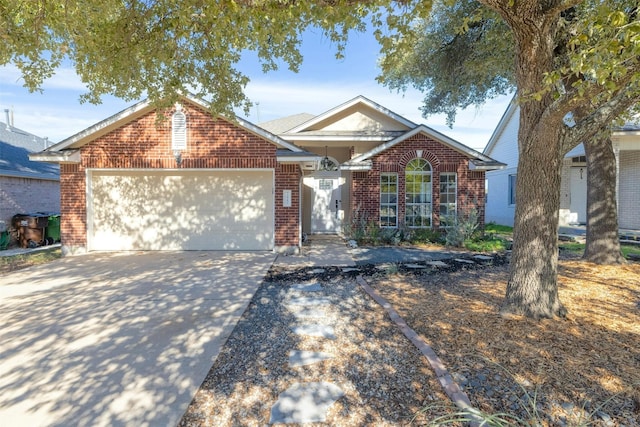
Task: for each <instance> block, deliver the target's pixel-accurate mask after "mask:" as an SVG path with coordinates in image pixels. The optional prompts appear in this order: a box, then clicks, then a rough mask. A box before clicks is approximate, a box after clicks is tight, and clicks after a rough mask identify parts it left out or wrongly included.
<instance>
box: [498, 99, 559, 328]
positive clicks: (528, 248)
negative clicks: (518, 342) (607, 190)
mask: <svg viewBox="0 0 640 427" xmlns="http://www.w3.org/2000/svg"><path fill="white" fill-rule="evenodd" d="M521 112H524V114H526V113H527V111H526V107H525V105H523V106H522V108H521ZM523 119H524V117H523V116H522V114H521V128H520V136H519V138H525V139H520V141H523V140H524V141H527V140H528V141H529V142H528V143H525V146H526V149H525V150H522V149H521V155H520V159H519V162H518V175H517V178H516V215H515V223H514V235H513V252H512V256H511V265H510V272H509V281H508V283H507V292H506V296H505V300H504V303H503V305H502V308H501V313H502V314H503V315H510V314H517V315H525V316H529V317H533V318H542V317H545V318H550V317H555V316H561V317H564V316H565V315H566V310H565V308H564V307H563V306H562V304H561V303H560V300H559V298H558V283H557V276H558V212H559V209H560V176H561V168H562V154H561V153H560V150H558V149H557V146H558V144H557V143H555V144H554V143H553V141H554V140H555V141H558V139H559V138H558V135H557V134H555V132H552V130H550V127H546V126H539V125H538V126H532V127H531V128H529V129H527V128H526V123H527V121H526V120H523ZM522 123H524V127H523V124H522ZM534 124H535V123H534ZM543 141H549V143H548V144H544V143H542V142H543ZM521 145H522V144H521ZM521 148H522V147H521ZM522 151H526V155H524V154H525V153H523V152H522Z"/></svg>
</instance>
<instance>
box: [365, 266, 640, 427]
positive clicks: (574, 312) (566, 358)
mask: <svg viewBox="0 0 640 427" xmlns="http://www.w3.org/2000/svg"><path fill="white" fill-rule="evenodd" d="M507 275H508V266H507V265H506V264H504V265H498V266H492V267H488V268H483V269H477V268H462V269H458V270H456V271H450V272H431V273H429V274H425V273H419V274H413V273H402V272H401V273H399V274H395V275H381V274H373V275H370V276H369V277H367V280H368V282H369V284H370V285H371V286H372V287H373V288H374V289H376V290H377V291H378V292H379V293H380V294H381V295H382V296H383V297H384V298H386V299H387V300H388V301H389V302H390V303H392V305H393V306H394V308H395V309H396V310H397V311H398V312H399V313H400V315H401V316H403V318H404V319H405V320H406V322H407V323H408V324H409V326H411V327H412V328H413V329H414V330H416V332H418V333H419V334H420V335H422V336H423V337H424V338H425V339H426V340H427V341H428V342H429V343H430V345H431V346H432V348H433V349H434V350H435V351H436V353H437V354H438V355H439V356H440V357H441V358H442V359H443V361H444V363H445V364H446V365H447V367H448V369H449V371H450V372H451V373H452V374H453V376H454V378H455V379H456V380H457V382H458V383H459V384H460V385H461V386H462V388H463V389H464V390H465V391H466V392H467V394H468V395H469V398H470V399H471V402H472V404H474V406H476V407H477V408H479V409H481V410H482V411H485V412H487V413H500V412H504V413H508V414H511V415H513V416H514V417H517V418H518V419H519V420H520V422H522V421H525V420H531V419H535V420H537V421H539V422H541V423H542V425H545V426H558V425H579V424H578V423H580V422H583V423H586V422H590V423H591V424H590V425H596V426H597V425H611V426H618V425H620V426H623V425H624V426H638V425H640V421H639V420H640V265H638V264H633V263H632V264H627V265H622V266H598V265H593V264H589V263H586V262H582V261H580V260H576V259H564V260H561V261H560V271H559V292H560V298H561V301H562V302H563V303H564V304H565V306H566V307H567V309H568V311H569V316H568V318H567V319H565V320H558V319H554V320H551V319H547V320H539V321H538V320H532V319H526V318H517V319H506V318H503V317H501V316H500V315H499V313H498V309H499V305H500V303H501V301H502V298H503V296H504V293H505V288H506V281H507ZM517 423H518V422H516V421H514V424H516V425H517ZM572 423H573V424H572Z"/></svg>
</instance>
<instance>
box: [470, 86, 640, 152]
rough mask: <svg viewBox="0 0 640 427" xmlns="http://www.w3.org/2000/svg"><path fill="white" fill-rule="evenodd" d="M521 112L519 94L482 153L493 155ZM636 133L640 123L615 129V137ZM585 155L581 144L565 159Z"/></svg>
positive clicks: (630, 123)
mask: <svg viewBox="0 0 640 427" xmlns="http://www.w3.org/2000/svg"><path fill="white" fill-rule="evenodd" d="M519 112H520V106H519V104H518V100H517V94H516V95H514V96H513V98H512V99H511V102H510V103H509V106H508V107H507V109H506V110H505V112H504V114H503V115H502V117H501V118H500V121H499V122H498V124H497V125H496V128H495V130H494V131H493V133H492V134H491V138H489V142H488V143H487V145H486V147H485V148H484V150H483V151H482V153H483V154H485V155H488V156H490V155H492V152H493V150H494V149H495V147H496V144H497V143H498V141H500V138H501V137H502V135H503V134H504V131H505V129H506V128H507V126H508V125H509V124H510V123H511V121H512V120H514V117H516V113H519ZM634 132H640V123H638V122H633V121H629V122H626V123H625V124H623V125H622V126H618V127H615V128H614V129H613V135H621V134H622V135H623V134H631V133H634ZM584 155H585V151H584V145H583V144H582V143H580V144H578V145H577V146H575V147H574V148H573V149H571V150H570V151H569V152H568V153H566V154H565V156H564V157H565V158H571V157H577V156H584Z"/></svg>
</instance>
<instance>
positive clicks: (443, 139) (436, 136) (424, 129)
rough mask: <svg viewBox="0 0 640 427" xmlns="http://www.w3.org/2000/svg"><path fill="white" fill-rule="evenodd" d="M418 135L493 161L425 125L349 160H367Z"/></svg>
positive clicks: (477, 157)
mask: <svg viewBox="0 0 640 427" xmlns="http://www.w3.org/2000/svg"><path fill="white" fill-rule="evenodd" d="M419 133H424V134H425V135H427V136H429V137H431V138H434V139H435V140H437V141H439V142H440V143H442V144H444V145H447V146H449V147H450V148H453V149H454V150H456V151H458V152H460V153H462V154H466V155H467V156H469V157H472V158H476V159H480V160H484V161H493V159H491V158H489V157H487V156H485V155H484V154H482V153H480V152H479V151H476V150H474V149H472V148H469V147H467V146H466V145H464V144H462V143H461V142H458V141H456V140H455V139H451V138H449V137H448V136H446V135H444V134H441V133H440V132H438V131H436V130H435V129H431V128H430V127H428V126H425V125H420V126H418V127H416V128H414V129H412V130H410V131H409V132H407V133H405V134H404V135H400V136H399V137H397V138H395V139H392V140H391V141H388V142H386V143H384V144H381V145H378V146H377V147H375V148H374V149H373V150H370V151H368V152H366V153H364V154H361V155H359V156H357V157H354V158H353V159H351V160H352V161H354V162H360V161H363V160H367V159H369V158H371V157H373V156H375V155H376V154H379V153H382V152H383V151H385V150H387V149H389V148H391V147H393V146H394V145H396V144H399V143H401V142H403V141H405V140H407V139H409V138H411V137H412V136H414V135H417V134H419Z"/></svg>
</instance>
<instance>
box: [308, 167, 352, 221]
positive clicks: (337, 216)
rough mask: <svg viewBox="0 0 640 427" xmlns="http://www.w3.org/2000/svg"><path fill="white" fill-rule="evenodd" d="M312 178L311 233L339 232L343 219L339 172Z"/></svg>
mask: <svg viewBox="0 0 640 427" xmlns="http://www.w3.org/2000/svg"><path fill="white" fill-rule="evenodd" d="M323 175H324V176H316V177H314V178H313V181H314V182H313V199H312V206H311V232H312V233H339V232H340V228H341V226H342V220H343V219H344V210H343V208H342V197H341V193H342V178H341V177H340V173H336V174H328V173H327V174H323Z"/></svg>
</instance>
